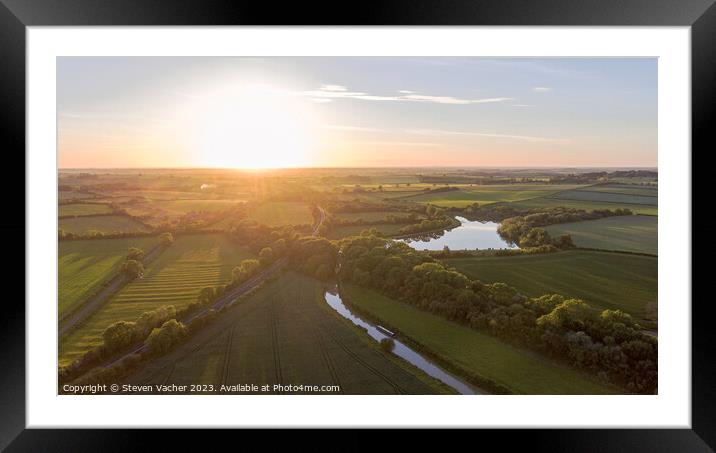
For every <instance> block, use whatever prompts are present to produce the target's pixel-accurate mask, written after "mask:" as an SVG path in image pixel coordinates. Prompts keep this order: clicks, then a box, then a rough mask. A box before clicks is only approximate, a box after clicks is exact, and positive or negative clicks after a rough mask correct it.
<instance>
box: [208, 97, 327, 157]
mask: <svg viewBox="0 0 716 453" xmlns="http://www.w3.org/2000/svg"><path fill="white" fill-rule="evenodd" d="M195 109H196V110H195V122H196V126H197V129H196V131H197V132H196V142H197V143H196V146H197V151H198V152H199V153H200V156H199V159H200V161H201V162H202V165H203V166H206V167H221V168H247V169H262V168H287V167H300V166H306V165H307V163H308V157H309V156H308V155H309V152H310V149H311V146H312V144H313V142H314V135H315V127H313V122H312V120H311V118H312V115H311V112H310V111H309V110H308V107H307V106H306V105H305V104H304V103H303V101H302V100H300V99H297V98H295V97H292V96H290V95H287V94H286V93H285V92H283V91H281V90H278V89H275V88H272V87H270V86H266V85H246V86H243V87H241V88H238V89H231V90H224V91H222V92H217V93H215V94H213V95H212V96H210V97H207V98H206V99H203V100H202V101H201V102H199V105H197V106H195Z"/></svg>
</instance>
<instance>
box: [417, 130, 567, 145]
mask: <svg viewBox="0 0 716 453" xmlns="http://www.w3.org/2000/svg"><path fill="white" fill-rule="evenodd" d="M405 132H408V133H411V134H420V135H456V136H468V137H487V138H498V139H510V140H520V141H527V142H540V143H554V144H565V143H569V142H570V140H569V139H565V138H553V137H538V136H533V135H515V134H496V133H491V132H469V131H447V130H437V129H408V130H406V131H405Z"/></svg>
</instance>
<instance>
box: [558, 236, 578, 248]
mask: <svg viewBox="0 0 716 453" xmlns="http://www.w3.org/2000/svg"><path fill="white" fill-rule="evenodd" d="M555 245H556V246H557V247H559V248H561V249H571V248H574V247H575V245H574V242H573V241H572V236H571V235H569V234H563V235H561V236H560V237H559V239H557V241H556V243H555Z"/></svg>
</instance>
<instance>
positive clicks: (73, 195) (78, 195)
mask: <svg viewBox="0 0 716 453" xmlns="http://www.w3.org/2000/svg"><path fill="white" fill-rule="evenodd" d="M92 197H93V195H92V194H89V193H84V192H77V191H74V190H60V191H58V192H57V198H59V199H60V200H61V201H66V200H82V199H85V198H92Z"/></svg>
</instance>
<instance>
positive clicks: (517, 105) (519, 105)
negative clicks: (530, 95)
mask: <svg viewBox="0 0 716 453" xmlns="http://www.w3.org/2000/svg"><path fill="white" fill-rule="evenodd" d="M512 107H534V105H533V104H512Z"/></svg>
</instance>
